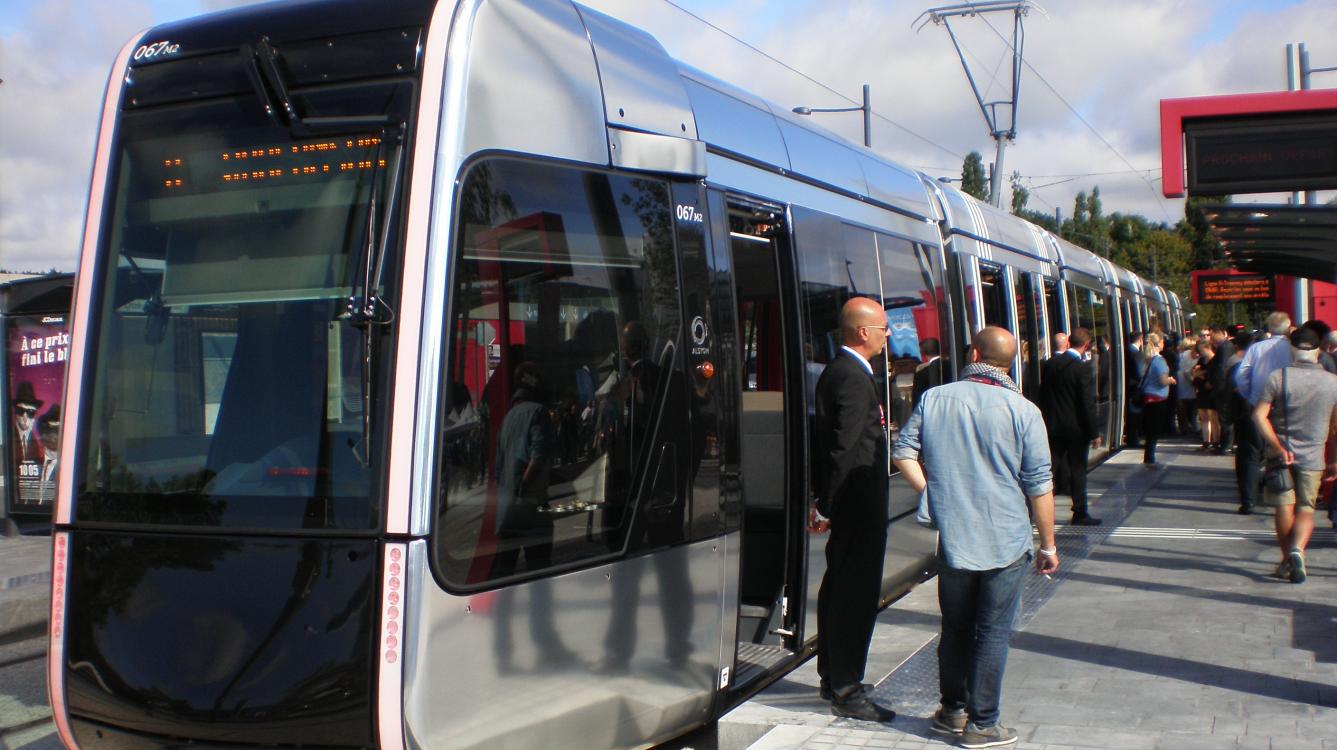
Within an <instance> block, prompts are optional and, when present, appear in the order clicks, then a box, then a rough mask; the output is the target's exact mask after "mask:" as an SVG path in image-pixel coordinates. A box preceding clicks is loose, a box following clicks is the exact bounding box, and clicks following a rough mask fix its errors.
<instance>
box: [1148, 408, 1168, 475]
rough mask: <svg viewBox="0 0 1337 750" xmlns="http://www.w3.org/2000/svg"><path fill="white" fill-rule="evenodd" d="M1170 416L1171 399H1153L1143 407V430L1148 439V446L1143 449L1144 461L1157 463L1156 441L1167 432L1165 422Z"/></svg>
mask: <svg viewBox="0 0 1337 750" xmlns="http://www.w3.org/2000/svg"><path fill="white" fill-rule="evenodd" d="M1169 416H1170V402H1169V401H1153V402H1149V403H1147V404H1146V405H1144V406H1143V407H1142V432H1143V433H1144V439H1145V440H1146V447H1145V448H1143V449H1142V463H1144V464H1154V463H1156V443H1157V442H1158V441H1159V440H1160V439H1161V435H1163V434H1165V423H1166V420H1167V419H1168V418H1169Z"/></svg>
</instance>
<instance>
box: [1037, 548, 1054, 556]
mask: <svg viewBox="0 0 1337 750" xmlns="http://www.w3.org/2000/svg"><path fill="white" fill-rule="evenodd" d="M1040 554H1042V555H1044V556H1045V557H1057V556H1058V547H1056V546H1055V547H1050V548H1049V549H1045V548H1044V547H1041V548H1040Z"/></svg>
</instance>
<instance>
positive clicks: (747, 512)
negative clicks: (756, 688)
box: [739, 391, 787, 643]
mask: <svg viewBox="0 0 1337 750" xmlns="http://www.w3.org/2000/svg"><path fill="white" fill-rule="evenodd" d="M784 427H785V414H784V393H783V392H781V391H748V392H744V393H743V414H742V422H741V428H742V456H741V458H742V472H743V560H742V573H741V580H740V581H739V599H740V603H741V605H742V608H741V610H740V613H741V615H742V616H743V617H744V618H746V619H748V620H756V622H755V626H756V627H755V631H754V633H753V634H752V636H751V638H750V640H751V641H752V642H754V643H760V642H762V641H763V640H764V639H765V637H766V634H767V632H768V629H769V627H770V623H771V621H772V620H773V619H774V618H773V615H774V613H775V611H776V610H777V607H776V605H777V604H778V602H779V600H780V595H781V589H782V587H783V584H784V575H785V546H786V545H785V533H786V527H787V524H786V518H785V495H786V490H785V471H784V458H783V457H784V455H785V432H784ZM777 458H779V461H778V465H777ZM747 624H748V625H751V624H753V623H747ZM741 632H743V630H742V628H740V633H741Z"/></svg>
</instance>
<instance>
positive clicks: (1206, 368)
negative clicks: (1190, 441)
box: [1191, 337, 1221, 451]
mask: <svg viewBox="0 0 1337 750" xmlns="http://www.w3.org/2000/svg"><path fill="white" fill-rule="evenodd" d="M1215 356H1216V349H1215V348H1213V347H1212V340H1211V339H1210V338H1208V337H1203V338H1200V339H1198V357H1197V359H1195V360H1193V369H1192V370H1191V372H1192V378H1193V390H1194V391H1195V392H1196V394H1197V402H1198V425H1199V426H1200V427H1201V428H1202V447H1201V448H1199V449H1198V450H1199V451H1211V450H1216V448H1217V446H1218V445H1219V444H1220V442H1221V415H1220V414H1218V413H1217V411H1216V409H1214V408H1213V407H1214V406H1215V405H1216V394H1215V393H1214V392H1213V390H1212V378H1211V372H1210V371H1211V366H1212V357H1215Z"/></svg>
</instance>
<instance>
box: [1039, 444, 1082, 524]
mask: <svg viewBox="0 0 1337 750" xmlns="http://www.w3.org/2000/svg"><path fill="white" fill-rule="evenodd" d="M1090 452H1091V443H1089V442H1088V441H1086V440H1081V439H1072V440H1068V439H1064V438H1060V437H1057V436H1052V437H1051V439H1050V441H1049V455H1050V460H1051V461H1052V462H1053V465H1054V485H1055V487H1057V486H1059V477H1062V478H1063V480H1064V482H1063V486H1065V487H1066V488H1067V489H1069V490H1070V492H1071V494H1072V514H1073V515H1074V516H1084V515H1086V462H1087V458H1088V456H1089V454H1090Z"/></svg>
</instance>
